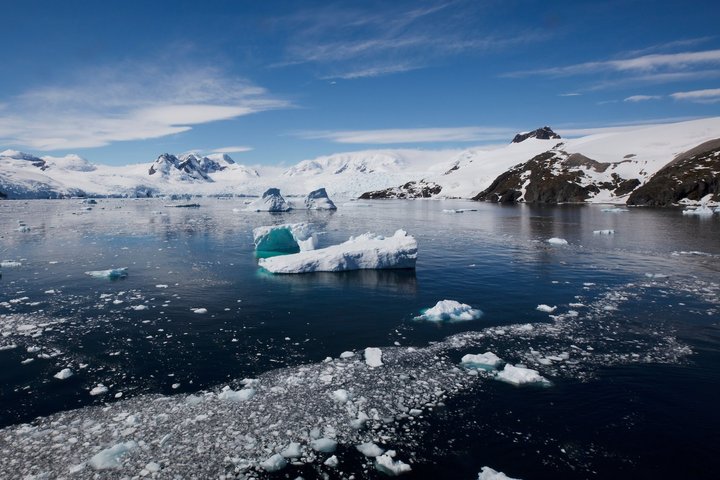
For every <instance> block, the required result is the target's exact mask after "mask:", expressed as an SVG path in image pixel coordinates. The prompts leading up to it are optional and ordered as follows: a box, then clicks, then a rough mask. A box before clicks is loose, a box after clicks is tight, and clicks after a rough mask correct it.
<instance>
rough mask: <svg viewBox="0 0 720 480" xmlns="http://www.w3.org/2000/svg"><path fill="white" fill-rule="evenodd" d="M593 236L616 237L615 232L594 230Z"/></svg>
mask: <svg viewBox="0 0 720 480" xmlns="http://www.w3.org/2000/svg"><path fill="white" fill-rule="evenodd" d="M593 235H615V230H593Z"/></svg>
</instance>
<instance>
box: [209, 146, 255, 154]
mask: <svg viewBox="0 0 720 480" xmlns="http://www.w3.org/2000/svg"><path fill="white" fill-rule="evenodd" d="M251 150H252V147H246V146H243V145H236V146H232V147H222V148H216V149H214V150H212V153H243V152H249V151H251Z"/></svg>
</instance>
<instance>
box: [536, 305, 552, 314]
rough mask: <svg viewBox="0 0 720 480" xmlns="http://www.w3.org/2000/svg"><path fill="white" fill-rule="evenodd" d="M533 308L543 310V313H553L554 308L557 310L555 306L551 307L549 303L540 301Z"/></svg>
mask: <svg viewBox="0 0 720 480" xmlns="http://www.w3.org/2000/svg"><path fill="white" fill-rule="evenodd" d="M535 310H537V311H538V312H545V313H553V312H554V311H555V310H557V306H556V305H553V306H552V307H551V306H550V305H545V304H544V303H541V304H540V305H538V306H537V307H535Z"/></svg>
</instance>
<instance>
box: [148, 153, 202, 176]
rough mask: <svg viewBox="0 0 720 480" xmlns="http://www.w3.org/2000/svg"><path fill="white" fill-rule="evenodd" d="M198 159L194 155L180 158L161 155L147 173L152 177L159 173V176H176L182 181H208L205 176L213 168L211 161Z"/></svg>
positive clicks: (165, 154)
mask: <svg viewBox="0 0 720 480" xmlns="http://www.w3.org/2000/svg"><path fill="white" fill-rule="evenodd" d="M203 160H208V159H205V158H201V157H198V156H197V155H194V154H188V155H181V156H180V158H178V157H176V156H175V155H171V154H169V153H163V154H162V155H160V156H159V157H158V158H157V160H155V162H154V163H153V164H152V165H151V166H150V169H149V170H148V173H149V174H150V175H154V174H155V173H160V174H161V175H165V176H167V175H173V174H175V175H178V176H179V177H180V178H181V179H183V180H189V179H197V180H210V178H209V177H208V176H207V173H208V170H207V168H208V167H210V168H211V169H212V168H213V167H214V163H215V162H213V161H212V160H208V162H204V161H203Z"/></svg>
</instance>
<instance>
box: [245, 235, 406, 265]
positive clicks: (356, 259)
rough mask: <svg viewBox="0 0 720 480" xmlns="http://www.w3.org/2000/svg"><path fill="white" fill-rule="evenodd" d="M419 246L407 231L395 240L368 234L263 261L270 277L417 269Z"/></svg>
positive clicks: (396, 236) (262, 263)
mask: <svg viewBox="0 0 720 480" xmlns="http://www.w3.org/2000/svg"><path fill="white" fill-rule="evenodd" d="M416 260H417V242H416V241H415V238H413V237H412V236H410V235H408V234H407V232H406V231H404V230H398V231H397V232H395V235H393V236H392V237H383V236H382V235H375V234H372V233H366V234H364V235H360V236H358V237H350V239H349V240H348V241H347V242H344V243H341V244H339V245H332V246H330V247H326V248H320V249H317V250H309V251H301V252H299V253H294V254H291V255H282V256H277V257H271V258H261V259H260V260H259V262H258V263H259V265H260V266H261V267H263V268H264V269H265V270H267V271H269V272H271V273H309V272H340V271H345V270H365V269H386V268H415V261H416Z"/></svg>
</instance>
